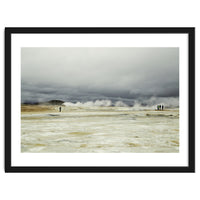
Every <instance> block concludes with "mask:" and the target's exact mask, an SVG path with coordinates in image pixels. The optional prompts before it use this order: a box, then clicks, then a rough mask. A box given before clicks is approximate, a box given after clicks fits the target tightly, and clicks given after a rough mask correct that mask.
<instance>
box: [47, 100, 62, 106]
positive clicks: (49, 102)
mask: <svg viewBox="0 0 200 200" xmlns="http://www.w3.org/2000/svg"><path fill="white" fill-rule="evenodd" d="M47 103H48V104H50V105H62V104H63V103H64V101H61V100H51V101H48V102H47Z"/></svg>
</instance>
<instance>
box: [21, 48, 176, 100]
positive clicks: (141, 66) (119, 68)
mask: <svg viewBox="0 0 200 200" xmlns="http://www.w3.org/2000/svg"><path fill="white" fill-rule="evenodd" d="M21 83H22V84H21V92H22V94H21V97H22V98H21V99H22V102H38V101H48V100H52V99H60V100H63V101H72V102H76V101H84V102H85V101H88V100H97V99H110V100H114V101H115V100H120V99H122V100H124V101H133V99H141V98H143V99H147V98H151V97H158V98H162V97H163V98H164V97H178V96H179V48H164V47H163V48H156V47H153V48H150V47H148V48H136V47H135V48H130V47H129V48H125V47H123V48H120V47H119V48H116V47H115V48H108V47H105V48H102V47H101V48H98V47H97V48H93V47H91V48H84V47H80V48H77V47H76V48H70V47H67V48H55V47H52V48H41V47H40V48H22V49H21Z"/></svg>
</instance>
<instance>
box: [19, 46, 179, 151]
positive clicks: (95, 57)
mask: <svg viewBox="0 0 200 200" xmlns="http://www.w3.org/2000/svg"><path fill="white" fill-rule="evenodd" d="M21 103H22V104H21V114H22V115H21V131H22V132H21V151H22V152H51V153H53V152H63V153H72V152H74V153H75V152H76V153H79V152H85V153H86V152H90V153H91V152H96V153H98V152H102V153H106V152H108V153H112V152H132V153H134V152H135V153H136V152H141V153H142V152H143V153H147V152H172V153H176V152H178V151H179V48H165V47H152V48H150V47H146V48H136V47H132V48H130V47H129V48H126V47H123V48H120V47H119V48H116V47H115V48H114V47H113V48H112V47H110V48H108V47H105V48H102V47H95V48H94V47H80V48H77V47H76V48H75V47H66V48H63V47H62V48H60V47H52V48H45V47H40V48H39V47H38V48H31V47H30V48H21Z"/></svg>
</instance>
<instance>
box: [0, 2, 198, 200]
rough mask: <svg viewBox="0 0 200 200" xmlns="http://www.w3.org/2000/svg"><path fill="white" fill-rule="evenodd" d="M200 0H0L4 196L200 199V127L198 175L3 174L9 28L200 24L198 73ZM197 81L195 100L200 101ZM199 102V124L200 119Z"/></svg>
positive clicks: (0, 188)
mask: <svg viewBox="0 0 200 200" xmlns="http://www.w3.org/2000/svg"><path fill="white" fill-rule="evenodd" d="M198 2H199V1H198V0H196V1H195V0H190V1H185V0H168V1H160V0H151V1H150V0H138V1H134V0H130V1H129V0H123V1H119V0H110V1H109V0H101V1H94V0H84V1H83V0H74V1H69V0H57V1H52V0H34V1H33V0H29V1H26V0H18V1H16V0H4V1H3V0H2V1H1V2H0V34H1V43H0V44H1V47H0V61H1V62H0V63H1V73H0V74H1V94H2V95H1V96H2V98H0V100H1V104H0V106H1V107H0V110H1V119H2V120H1V124H0V127H1V136H0V137H1V138H0V141H1V153H0V156H1V158H0V162H1V164H0V166H1V168H0V184H1V185H0V191H1V193H0V198H1V199H6V200H10V199H20V200H25V199H26V200H27V199H29V200H32V199H33V200H36V199H37V200H40V199H50V200H51V199H59V200H60V199H70V200H71V199H72V200H73V199H82V200H83V199H89V200H90V199H97V200H98V199H109V200H110V199H142V200H143V199H153V200H160V199H162V200H165V199H166V200H169V199H170V200H171V199H172V200H173V199H199V198H200V192H199V184H200V159H198V157H199V154H200V147H199V141H200V136H199V135H198V134H199V131H200V127H199V125H198V124H197V123H196V124H197V127H196V128H197V129H196V173H192V174H185V173H177V174H176V173H158V174H154V173H152V174H151V173H143V174H142V173H138V174H136V173H133V174H130V173H128V174H80V173H79V174H78V173H77V174H64V173H61V174H56V173H50V174H47V173H46V174H42V173H22V174H20V173H13V174H12V173H9V174H8V173H7V174H5V173H4V98H3V97H4V96H3V92H4V27H45V26H49V27H112V26H116V27H154V26H155V27H181V26H184V27H186V26H191V27H196V66H197V67H196V78H197V77H198V75H200V74H199V71H200V70H199V68H198V64H199V60H198V54H199V47H200V46H199V39H198V35H199V29H200V22H199V19H198V17H199V16H198V15H200V14H198V12H199V5H198ZM199 84H200V79H198V80H196V102H200V94H199V92H198V93H197V87H198V86H199ZM198 112H200V107H199V106H198V105H196V122H198V121H199V120H200V116H199V114H198Z"/></svg>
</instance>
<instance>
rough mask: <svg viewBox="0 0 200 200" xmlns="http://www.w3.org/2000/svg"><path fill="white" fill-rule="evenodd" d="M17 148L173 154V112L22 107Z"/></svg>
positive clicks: (176, 131) (176, 135)
mask: <svg viewBox="0 0 200 200" xmlns="http://www.w3.org/2000/svg"><path fill="white" fill-rule="evenodd" d="M21 110H22V113H21V114H22V115H21V151H22V152H43V153H44V152H51V153H53V152H57V153H69V152H70V153H72V152H75V153H81V152H82V153H87V152H89V153H92V152H94V153H97V152H100V153H112V152H116V153H120V152H123V153H124V152H127V153H128V152H130V153H148V152H149V153H153V152H155V153H158V152H162V153H163V152H166V153H167V152H172V153H176V152H179V110H178V109H170V110H164V111H155V110H134V109H133V108H131V107H64V106H62V112H59V106H50V105H49V106H45V105H43V106H38V105H34V106H32V105H26V106H22V109H21Z"/></svg>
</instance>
